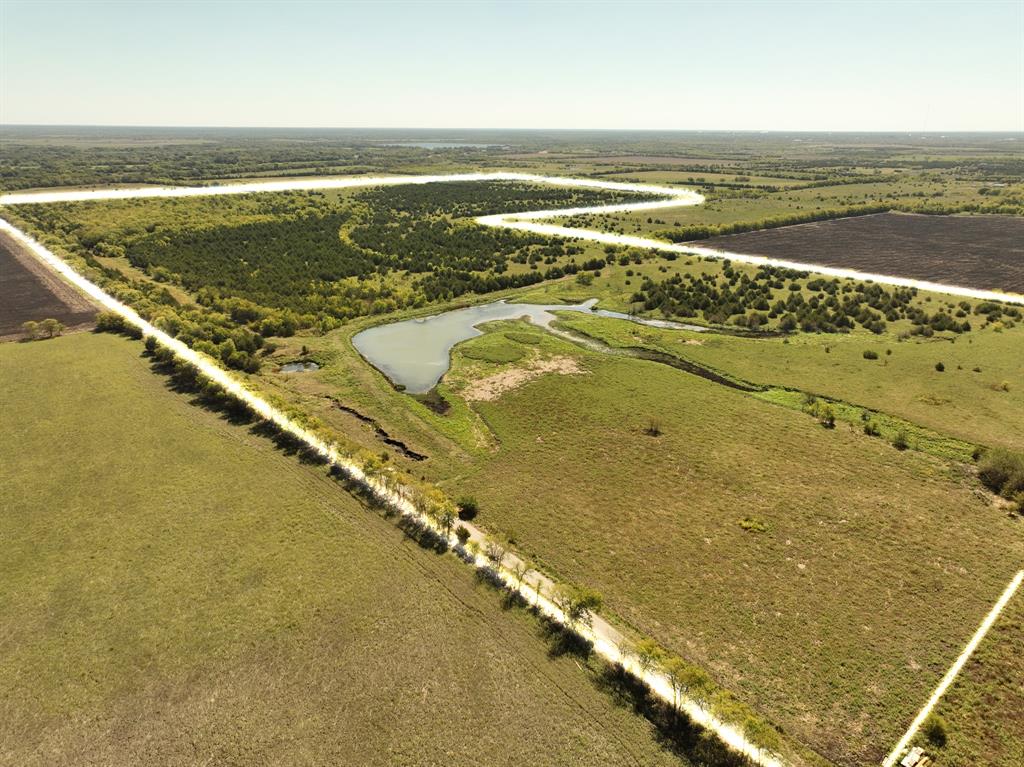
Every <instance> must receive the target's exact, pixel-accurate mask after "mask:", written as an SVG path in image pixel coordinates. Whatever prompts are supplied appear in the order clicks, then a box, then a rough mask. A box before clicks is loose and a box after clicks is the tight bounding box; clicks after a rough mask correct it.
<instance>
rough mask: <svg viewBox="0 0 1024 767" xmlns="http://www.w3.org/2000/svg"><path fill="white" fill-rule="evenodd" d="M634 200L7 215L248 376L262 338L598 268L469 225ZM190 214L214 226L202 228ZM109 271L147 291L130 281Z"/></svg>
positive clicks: (49, 208)
mask: <svg viewBox="0 0 1024 767" xmlns="http://www.w3.org/2000/svg"><path fill="white" fill-rule="evenodd" d="M636 198H637V196H636V195H629V196H626V195H622V194H618V193H615V192H603V191H596V190H582V191H581V190H579V189H567V188H559V187H534V186H529V185H523V184H518V183H509V182H494V183H452V184H431V185H429V187H428V186H402V187H383V188H379V189H370V190H367V191H364V192H359V193H356V194H354V195H353V196H351V197H339V196H337V195H334V196H330V195H326V194H324V193H322V192H308V193H291V194H287V195H244V196H240V197H238V198H220V201H219V202H217V203H212V202H210V201H188V202H184V203H182V202H180V201H179V202H176V203H175V204H167V203H166V202H161V203H157V204H156V205H154V206H153V207H151V208H150V209H149V210H150V211H151V212H152V213H153V214H154V215H150V216H147V215H146V212H145V211H146V210H147V209H146V207H145V206H146V205H152V203H149V202H143V203H142V204H141V205H140V204H133V205H130V206H123V207H122V208H119V209H118V208H110V210H111V211H118V212H119V213H120V214H122V215H123V218H122V220H118V217H117V215H115V214H111V216H110V219H109V221H106V222H105V225H101V224H98V223H97V222H96V212H97V210H101V209H99V208H96V207H94V208H92V209H91V210H90V209H89V208H86V207H83V206H76V205H68V204H58V205H33V206H21V207H19V208H16V209H15V210H16V212H17V213H18V214H19V215H20V216H22V217H23V218H24V219H25V220H26V221H27V222H31V223H32V224H34V225H35V226H36V227H38V228H39V229H42V230H45V231H47V232H52V233H56V234H57V236H59V237H60V238H61V242H62V244H63V245H64V246H65V247H67V248H68V249H69V250H70V251H71V252H72V253H74V254H76V255H78V256H80V257H82V258H83V259H84V261H85V263H86V264H87V265H88V267H90V268H91V269H93V270H95V273H96V276H97V278H98V279H99V280H100V281H101V282H103V283H104V285H105V287H106V288H107V289H108V290H109V291H110V292H111V293H112V294H114V295H116V296H117V297H118V298H120V299H122V300H125V301H127V302H129V303H131V304H132V305H133V306H135V307H136V308H137V309H139V310H140V311H141V312H142V313H143V315H144V316H146V317H148V318H149V319H150V320H152V321H153V322H154V323H155V324H157V325H158V326H159V327H161V328H162V329H164V330H166V331H167V332H169V333H171V334H172V335H175V336H177V337H179V338H181V339H182V340H185V341H186V342H187V343H190V344H192V345H193V346H195V347H196V348H200V349H202V350H203V351H206V352H208V353H210V354H211V355H213V356H216V357H219V358H220V359H221V360H222V361H223V362H225V364H228V365H229V366H231V367H234V368H237V369H243V370H255V369H257V368H258V366H259V353H260V350H261V349H263V348H264V341H263V339H264V338H265V337H268V336H289V335H292V334H294V333H295V332H296V331H298V330H301V329H313V330H316V331H326V330H330V329H331V328H334V327H337V326H338V325H340V324H341V323H342V322H344V321H347V320H350V319H353V318H355V317H359V316H364V315H367V314H379V313H386V312H391V311H395V310H397V309H402V308H410V307H413V308H415V307H419V306H423V305H426V304H427V303H429V302H434V301H440V300H450V299H452V298H455V297H458V296H460V295H463V294H466V293H489V292H493V291H496V290H503V289H508V288H515V287H522V286H526V285H532V284H535V283H537V282H540V281H542V280H545V279H553V278H556V277H561V276H564V275H566V274H575V273H577V272H579V271H580V270H583V269H596V268H600V267H601V266H603V265H604V263H605V261H604V260H603V259H590V260H584V259H582V258H581V259H579V262H577V256H580V255H581V254H582V253H583V249H582V248H581V247H580V246H578V245H574V244H572V243H569V242H561V241H554V242H553V241H551V240H550V239H549V238H544V237H540V236H536V235H529V234H523V233H518V232H512V231H508V230H503V229H491V228H485V227H481V226H478V225H476V224H475V223H473V222H472V220H471V218H470V217H472V216H477V215H484V214H490V213H498V212H504V211H513V210H523V209H529V208H531V207H532V208H538V207H545V206H551V207H559V206H570V205H588V204H599V203H611V202H621V201H624V200H627V199H636ZM190 206H192V207H195V206H205V207H206V208H208V209H210V211H213V212H214V213H215V215H214V216H213V217H212V220H211V222H210V223H205V222H204V220H203V216H202V215H201V214H197V213H194V212H193V211H192V210H191V208H190ZM231 210H237V211H238V212H239V216H238V217H237V218H238V219H240V220H239V221H238V222H237V223H230V222H231V221H234V220H235V217H233V216H232V215H231ZM159 212H162V213H163V216H162V217H161V216H160V215H155V214H157V213H159ZM129 219H130V221H136V220H138V221H148V223H145V224H143V225H138V224H134V223H130V222H126V220H129ZM111 260H113V261H114V262H124V261H126V262H127V263H128V264H130V265H131V266H132V267H134V268H136V269H139V270H141V271H142V272H144V273H145V275H146V276H147V278H148V279H133V278H132V277H131V276H130V275H126V274H125V273H124V271H123V270H122V269H120V268H118V267H117V266H112V265H111ZM510 264H515V265H516V267H517V269H516V270H514V271H513V270H511V269H510ZM171 288H184V289H185V290H186V291H187V292H188V294H189V295H191V296H193V297H194V298H195V303H194V304H192V303H188V304H183V303H182V302H181V301H179V300H178V299H177V298H176V297H175V292H174V290H171Z"/></svg>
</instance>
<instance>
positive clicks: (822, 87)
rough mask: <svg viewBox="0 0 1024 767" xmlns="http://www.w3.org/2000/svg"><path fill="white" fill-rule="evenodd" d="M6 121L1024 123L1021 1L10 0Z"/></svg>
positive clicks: (4, 9) (1, 113)
mask: <svg viewBox="0 0 1024 767" xmlns="http://www.w3.org/2000/svg"><path fill="white" fill-rule="evenodd" d="M0 122H3V123H45V124H50V123H54V124H107V125H226V126H289V127H290V126H309V127H326V126H330V127H427V128H444V127H450V128H456V127H466V128H476V127H478V128H500V127H507V128H659V129H750V130H901V131H902V130H912V131H924V130H932V131H954V130H1018V131H1019V130H1024V2H1021V0H1016V1H1015V2H977V1H976V2H972V3H942V2H902V3H898V2H890V3H882V2H857V3H847V2H842V3H839V2H837V3H812V2H806V3H772V2H736V3H714V4H705V3H679V2H660V3H658V2H652V3H643V2H632V3H629V2H621V3H611V2H604V3H583V2H577V3H528V2H520V3H513V2H481V3H468V2H467V3H427V2H418V3H412V2H393V3H386V2H378V3H334V2H310V3H301V2H290V3H276V2H219V3H216V2H176V3H157V2H134V3H130V2H120V3H92V2H85V1H84V0H80V1H79V2H47V1H46V0H33V2H20V1H17V2H16V1H14V0H0Z"/></svg>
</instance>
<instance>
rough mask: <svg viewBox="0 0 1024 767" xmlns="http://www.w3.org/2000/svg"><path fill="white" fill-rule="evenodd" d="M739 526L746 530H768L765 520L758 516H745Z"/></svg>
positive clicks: (762, 531)
mask: <svg viewBox="0 0 1024 767" xmlns="http://www.w3.org/2000/svg"><path fill="white" fill-rule="evenodd" d="M739 526H740V527H742V528H743V529H744V530H748V531H749V532H752V533H766V532H768V525H767V523H765V522H763V521H762V520H760V519H757V518H756V517H744V518H743V519H741V520H740V521H739Z"/></svg>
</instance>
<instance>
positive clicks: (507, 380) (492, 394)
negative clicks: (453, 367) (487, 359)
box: [461, 357, 586, 402]
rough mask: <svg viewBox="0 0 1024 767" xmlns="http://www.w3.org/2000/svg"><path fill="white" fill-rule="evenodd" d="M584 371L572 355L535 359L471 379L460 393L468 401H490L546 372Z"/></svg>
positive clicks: (570, 373) (573, 372)
mask: <svg viewBox="0 0 1024 767" xmlns="http://www.w3.org/2000/svg"><path fill="white" fill-rule="evenodd" d="M585 372H586V370H585V369H584V368H583V367H582V366H581V365H580V364H579V362H577V361H576V360H575V359H573V358H572V357H549V358H548V359H535V360H533V361H531V362H529V363H527V364H526V365H523V366H519V367H513V368H509V369H508V370H502V371H501V372H499V373H494V374H493V375H489V376H487V377H486V378H481V379H478V380H476V381H473V382H471V383H470V384H468V385H467V386H466V388H465V389H463V390H462V392H461V394H462V396H463V397H464V398H465V399H466V400H467V401H469V402H490V401H492V400H496V399H498V397H500V396H501V395H502V394H505V393H506V392H510V391H512V390H513V389H518V388H519V387H520V386H522V385H523V384H525V383H528V382H530V381H532V380H534V379H535V378H540V377H541V376H542V375H544V374H546V373H557V374H558V375H578V374H580V373H585Z"/></svg>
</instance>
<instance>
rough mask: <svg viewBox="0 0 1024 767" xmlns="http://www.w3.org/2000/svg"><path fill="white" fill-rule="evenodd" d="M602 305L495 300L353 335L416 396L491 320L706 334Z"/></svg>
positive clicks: (377, 363) (381, 367)
mask: <svg viewBox="0 0 1024 767" xmlns="http://www.w3.org/2000/svg"><path fill="white" fill-rule="evenodd" d="M596 303H597V299H596V298H592V299H590V300H588V301H584V302H583V303H582V304H509V303H505V302H504V301H495V302H494V303H490V304H481V305H480V306H470V307H467V308H465V309H453V310H452V311H450V312H444V313H443V314H435V315H434V316H432V317H421V318H418V319H414V320H403V321H402V322H392V323H390V324H388V325H378V326H377V327H374V328H369V329H368V330H364V331H362V332H360V333H357V334H356V335H355V336H353V337H352V345H353V346H355V347H356V350H357V351H358V352H359V353H360V354H361V355H363V357H364V358H365V359H366V361H367V362H369V363H370V364H371V365H373V366H374V367H375V368H377V369H378V370H380V371H381V372H382V373H383V374H384V375H386V376H387V377H388V379H390V380H391V382H392V383H394V384H395V385H396V386H399V387H401V388H403V389H404V390H405V391H407V392H410V393H411V394H423V393H424V392H428V391H430V390H431V389H432V388H434V385H435V384H437V382H438V381H440V380H441V377H442V376H443V375H444V374H445V373H447V372H448V367H449V364H450V356H449V355H450V353H451V350H452V347H453V346H455V344H457V343H459V342H460V341H465V340H467V339H470V338H473V337H474V336H478V335H481V331H479V330H477V327H476V326H477V325H481V324H483V323H485V322H492V321H494V320H514V319H519V318H520V317H525V318H527V319H529V320H530V322H532V323H534V324H535V325H540V326H542V327H547V326H548V325H549V324H550V323H551V321H552V320H554V319H555V315H554V314H552V312H554V311H571V312H593V313H594V314H598V315H600V316H602V317H613V318H616V319H626V320H632V321H634V322H639V323H641V324H645V325H655V326H657V327H668V328H680V329H687V330H704V328H702V327H699V326H695V325H682V324H679V323H674V322H662V321H660V320H644V319H640V318H634V317H630V316H629V315H627V314H622V313H620V312H610V311H606V310H604V309H597V310H595V309H593V306H594V304H596Z"/></svg>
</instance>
